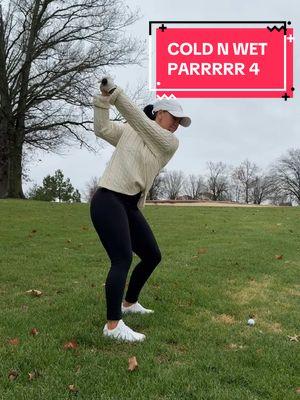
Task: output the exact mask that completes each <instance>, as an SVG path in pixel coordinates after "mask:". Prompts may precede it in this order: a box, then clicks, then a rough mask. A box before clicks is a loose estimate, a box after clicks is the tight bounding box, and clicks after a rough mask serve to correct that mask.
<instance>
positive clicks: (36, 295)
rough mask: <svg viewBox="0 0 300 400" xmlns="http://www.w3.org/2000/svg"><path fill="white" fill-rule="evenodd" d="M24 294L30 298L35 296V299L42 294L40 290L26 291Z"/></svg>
mask: <svg viewBox="0 0 300 400" xmlns="http://www.w3.org/2000/svg"><path fill="white" fill-rule="evenodd" d="M26 293H28V294H31V295H32V296H35V297H40V296H41V295H42V292H41V291H40V290H36V289H30V290H26Z"/></svg>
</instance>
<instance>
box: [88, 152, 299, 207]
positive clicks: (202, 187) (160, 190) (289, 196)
mask: <svg viewBox="0 0 300 400" xmlns="http://www.w3.org/2000/svg"><path fill="white" fill-rule="evenodd" d="M97 185H98V179H97V178H96V177H93V178H92V179H91V181H90V182H89V183H88V184H87V186H86V192H85V198H86V200H87V201H90V199H91V197H92V195H93V193H94V192H95V190H96V188H97ZM147 199H148V200H162V199H170V200H178V199H187V200H210V201H234V202H238V203H245V204H261V203H262V202H267V203H270V204H275V205H293V204H297V205H299V204H300V149H289V150H288V151H287V152H286V154H284V155H283V156H281V157H280V158H278V159H277V160H276V161H275V162H273V163H272V164H271V166H270V167H269V168H268V170H267V171H263V170H262V169H261V168H259V167H258V166H257V165H256V164H255V163H253V162H251V161H249V160H248V159H246V160H244V161H243V162H241V163H240V165H238V166H237V167H234V166H229V165H227V164H226V163H224V162H221V161H220V162H212V161H210V162H208V163H207V172H206V174H205V175H194V174H192V175H188V176H185V174H184V173H183V172H182V171H176V170H174V171H167V170H166V169H163V170H161V171H160V173H159V174H158V175H157V176H156V177H155V179H154V182H153V184H152V187H151V188H150V191H149V193H148V196H147Z"/></svg>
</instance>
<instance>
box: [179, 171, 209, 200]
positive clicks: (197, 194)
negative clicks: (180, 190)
mask: <svg viewBox="0 0 300 400" xmlns="http://www.w3.org/2000/svg"><path fill="white" fill-rule="evenodd" d="M183 186H184V192H185V194H186V195H187V196H189V197H190V198H191V199H193V200H198V199H200V198H201V196H202V194H203V191H204V190H205V184H204V179H203V178H202V176H201V175H198V176H196V175H193V174H191V175H189V176H188V177H187V178H186V179H185V181H184V183H183Z"/></svg>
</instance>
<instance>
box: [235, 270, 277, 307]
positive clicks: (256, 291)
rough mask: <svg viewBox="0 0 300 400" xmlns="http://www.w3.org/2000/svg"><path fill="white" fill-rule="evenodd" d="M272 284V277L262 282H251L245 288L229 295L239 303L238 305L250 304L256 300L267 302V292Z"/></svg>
mask: <svg viewBox="0 0 300 400" xmlns="http://www.w3.org/2000/svg"><path fill="white" fill-rule="evenodd" d="M271 283H272V279H271V277H269V276H268V277H265V278H263V279H262V280H260V281H257V280H255V279H253V280H250V281H249V282H247V283H246V284H245V288H244V289H242V290H240V291H238V292H236V293H233V294H229V295H230V296H231V298H232V299H233V300H234V301H235V302H237V303H238V304H248V303H250V302H251V301H252V300H254V299H256V300H257V299H260V300H265V301H266V300H267V293H266V290H267V289H268V288H269V286H270V285H271Z"/></svg>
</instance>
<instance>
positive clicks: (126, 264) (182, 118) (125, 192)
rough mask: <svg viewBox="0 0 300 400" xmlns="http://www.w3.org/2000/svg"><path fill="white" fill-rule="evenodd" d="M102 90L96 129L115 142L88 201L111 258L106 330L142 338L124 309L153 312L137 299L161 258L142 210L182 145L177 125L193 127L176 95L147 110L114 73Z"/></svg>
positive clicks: (131, 338)
mask: <svg viewBox="0 0 300 400" xmlns="http://www.w3.org/2000/svg"><path fill="white" fill-rule="evenodd" d="M100 90H101V95H99V96H95V97H94V99H93V104H94V131H95V134H96V135H97V136H99V137H101V138H102V139H104V140H106V141H107V142H109V143H110V144H112V145H113V146H115V147H116V148H115V151H114V153H113V154H112V156H111V159H110V161H109V163H108V165H107V167H106V169H105V171H104V173H103V175H102V177H101V178H100V180H99V187H98V189H97V191H96V192H95V194H94V196H93V198H92V200H91V206H90V213H91V219H92V222H93V225H94V227H95V229H96V231H97V234H98V236H99V239H100V241H101V243H102V245H103V246H104V248H105V250H106V252H107V254H108V256H109V258H110V261H111V267H110V270H109V272H108V275H107V278H106V282H105V294H106V305H107V323H106V324H105V326H104V328H103V335H104V336H108V337H111V338H115V339H119V340H125V341H131V342H133V341H141V340H144V339H145V335H144V334H142V333H138V332H135V331H134V330H132V329H131V328H129V327H128V326H127V325H126V324H125V323H124V322H123V320H122V313H123V314H125V313H141V314H146V313H152V312H153V310H149V309H146V308H144V307H143V306H142V305H141V304H140V303H139V302H138V298H139V294H140V292H141V289H142V288H143V286H144V284H145V282H146V281H147V279H148V278H149V276H150V275H151V273H152V272H153V270H154V269H155V267H156V266H157V265H158V264H159V263H160V261H161V253H160V249H159V247H158V244H157V242H156V240H155V237H154V235H153V233H152V230H151V228H150V226H149V225H148V223H147V221H146V219H145V218H144V216H143V214H142V213H141V211H140V209H141V208H143V207H144V205H145V201H146V196H147V193H148V192H149V189H150V188H151V186H152V183H153V181H154V178H155V177H156V175H157V174H158V173H159V171H160V170H161V169H162V168H163V167H164V166H165V165H166V164H167V163H168V161H169V160H170V159H171V158H172V156H173V155H174V153H175V152H176V150H177V148H178V145H179V141H178V139H177V138H176V136H175V135H174V132H175V131H176V129H177V128H178V125H179V124H180V125H182V126H185V127H187V126H189V125H190V124H191V119H190V118H189V117H187V116H186V115H185V114H184V113H183V111H182V108H181V106H180V104H179V103H178V102H177V101H176V100H165V99H164V100H158V101H156V102H155V103H154V105H153V106H152V105H149V106H147V107H145V109H144V111H145V112H143V111H142V110H140V109H139V108H138V107H137V106H136V105H135V104H134V103H133V102H132V101H131V100H130V99H129V98H128V97H127V95H126V94H125V93H124V91H123V90H122V89H121V88H120V87H118V86H116V85H115V84H114V82H113V81H112V80H111V79H110V78H103V79H102V83H101V85H100ZM110 105H115V107H116V108H117V110H118V111H119V112H120V113H121V115H122V116H123V117H124V118H125V119H126V121H127V123H119V122H112V121H110V120H109V108H110ZM146 114H147V115H146ZM132 252H134V253H135V254H136V255H137V256H138V257H139V258H140V262H139V263H138V264H137V265H136V267H135V268H134V270H133V272H132V275H131V277H130V281H129V284H128V289H127V292H126V295H125V298H124V301H123V304H122V300H123V293H124V289H125V283H126V277H127V274H128V271H129V268H130V265H131V262H132Z"/></svg>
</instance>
